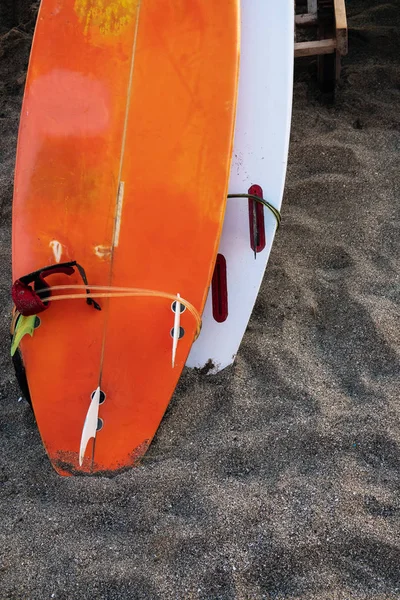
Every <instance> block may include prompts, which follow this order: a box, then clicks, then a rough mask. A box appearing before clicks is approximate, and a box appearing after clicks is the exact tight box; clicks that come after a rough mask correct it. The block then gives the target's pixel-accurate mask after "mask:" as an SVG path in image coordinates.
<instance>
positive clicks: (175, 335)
mask: <svg viewBox="0 0 400 600" xmlns="http://www.w3.org/2000/svg"><path fill="white" fill-rule="evenodd" d="M176 296H177V298H180V295H179V294H177V295H176ZM174 305H175V311H174V312H175V318H174V328H173V330H172V368H174V367H175V359H176V350H177V348H178V342H179V337H180V330H181V303H180V302H179V301H178V300H176V301H175V303H174Z"/></svg>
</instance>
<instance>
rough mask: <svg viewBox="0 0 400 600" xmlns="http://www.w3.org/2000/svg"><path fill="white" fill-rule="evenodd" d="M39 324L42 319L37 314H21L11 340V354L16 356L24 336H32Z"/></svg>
mask: <svg viewBox="0 0 400 600" xmlns="http://www.w3.org/2000/svg"><path fill="white" fill-rule="evenodd" d="M39 324H40V319H39V317H37V316H36V315H32V316H31V317H24V316H23V315H20V317H19V318H18V321H17V324H16V325H15V331H14V335H13V339H12V342H11V356H14V354H15V353H16V351H17V349H18V346H19V344H20V341H21V340H22V338H23V337H24V336H25V335H30V336H31V337H32V335H33V332H34V331H35V329H36V327H38V326H39Z"/></svg>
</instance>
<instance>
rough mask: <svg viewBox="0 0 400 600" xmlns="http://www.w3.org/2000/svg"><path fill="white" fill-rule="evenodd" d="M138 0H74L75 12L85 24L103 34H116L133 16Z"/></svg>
mask: <svg viewBox="0 0 400 600" xmlns="http://www.w3.org/2000/svg"><path fill="white" fill-rule="evenodd" d="M139 2H140V0H75V6H74V8H75V12H76V14H77V15H78V18H79V20H80V21H81V23H83V24H84V26H85V34H87V33H88V31H89V28H90V27H92V26H94V27H98V29H99V31H100V32H101V33H102V34H104V35H118V34H119V33H120V31H121V30H122V29H123V28H124V27H125V26H126V25H128V24H129V23H130V22H131V21H132V20H133V19H134V18H135V15H136V12H137V8H138V5H139Z"/></svg>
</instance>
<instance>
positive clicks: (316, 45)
mask: <svg viewBox="0 0 400 600" xmlns="http://www.w3.org/2000/svg"><path fill="white" fill-rule="evenodd" d="M335 50H336V40H333V39H328V40H318V41H315V42H297V43H296V44H295V45H294V56H295V58H299V57H300V56H316V55H319V54H333V52H335Z"/></svg>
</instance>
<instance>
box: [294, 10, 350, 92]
mask: <svg viewBox="0 0 400 600" xmlns="http://www.w3.org/2000/svg"><path fill="white" fill-rule="evenodd" d="M295 3H296V16H295V24H296V28H295V30H296V34H295V46H294V56H295V58H299V57H307V56H318V79H319V82H320V85H321V89H322V91H323V92H326V93H334V90H335V85H336V82H337V81H338V80H339V78H340V69H341V58H342V56H345V55H346V54H347V52H348V33H347V17H346V6H345V0H295ZM300 29H301V30H302V31H301V32H300ZM305 30H306V31H305ZM299 37H307V39H306V40H305V41H304V40H299ZM309 37H312V39H308V38H309Z"/></svg>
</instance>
